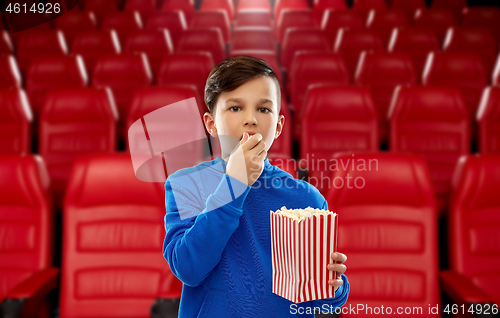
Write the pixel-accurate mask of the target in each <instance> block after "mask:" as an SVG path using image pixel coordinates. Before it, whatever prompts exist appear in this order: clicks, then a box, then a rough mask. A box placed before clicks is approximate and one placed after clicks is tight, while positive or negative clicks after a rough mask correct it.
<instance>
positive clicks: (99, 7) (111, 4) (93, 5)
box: [84, 0, 118, 25]
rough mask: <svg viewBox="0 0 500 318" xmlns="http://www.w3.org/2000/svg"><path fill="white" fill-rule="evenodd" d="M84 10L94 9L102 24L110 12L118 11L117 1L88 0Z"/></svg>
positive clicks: (98, 20)
mask: <svg viewBox="0 0 500 318" xmlns="http://www.w3.org/2000/svg"><path fill="white" fill-rule="evenodd" d="M84 11H92V12H93V13H94V14H95V17H96V18H97V22H98V24H99V25H101V24H102V20H103V19H104V16H105V15H106V14H108V13H112V12H118V6H117V1H112V0H86V1H85V3H84Z"/></svg>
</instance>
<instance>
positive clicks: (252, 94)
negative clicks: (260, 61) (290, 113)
mask: <svg viewBox="0 0 500 318" xmlns="http://www.w3.org/2000/svg"><path fill="white" fill-rule="evenodd" d="M204 121H205V126H206V128H207V130H208V132H209V133H210V134H211V135H212V136H214V137H215V136H219V140H220V143H221V147H222V149H221V150H222V158H223V159H227V158H226V157H227V156H228V155H229V154H230V153H231V151H232V150H233V149H234V148H235V147H236V146H238V144H239V141H240V140H241V138H242V137H243V133H244V132H245V131H247V132H249V134H250V135H252V134H257V133H258V134H261V135H262V137H263V139H262V140H263V141H265V143H266V151H268V150H269V148H271V145H272V143H273V141H274V139H276V138H277V137H278V136H279V135H280V134H281V131H282V129H283V124H284V123H285V117H284V116H283V115H279V113H278V101H277V92H276V84H275V82H274V80H273V79H272V78H270V77H269V76H262V77H257V78H255V79H252V80H250V81H248V82H246V83H245V84H243V85H241V86H239V87H238V88H236V89H235V90H232V91H230V92H223V93H221V94H220V95H219V98H218V99H217V105H216V108H215V116H213V114H210V113H208V112H207V113H205V115H204ZM222 136H223V137H222ZM221 137H222V138H221Z"/></svg>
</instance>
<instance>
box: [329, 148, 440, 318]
mask: <svg viewBox="0 0 500 318" xmlns="http://www.w3.org/2000/svg"><path fill="white" fill-rule="evenodd" d="M335 159H336V160H337V161H336V162H337V167H338V170H337V171H335V172H334V173H333V174H332V182H333V183H334V184H333V186H332V187H331V190H330V192H329V193H328V194H327V195H326V199H327V201H328V209H329V210H331V211H335V212H336V213H338V214H339V220H340V222H342V226H339V233H338V250H339V251H341V252H342V253H345V254H346V255H348V260H347V263H346V265H347V267H348V271H349V274H348V275H349V283H350V284H351V286H359V287H358V288H352V289H351V290H350V291H349V303H350V304H351V306H352V307H359V306H364V307H363V308H366V309H367V310H364V311H362V312H361V315H362V316H365V317H375V316H378V315H376V313H377V312H376V311H375V310H376V309H375V308H377V307H378V308H379V309H380V308H382V307H381V306H383V308H384V313H388V312H392V313H393V314H394V313H395V312H397V310H399V311H400V312H401V309H399V308H401V307H410V308H411V311H410V312H409V311H407V312H406V313H407V314H409V315H410V316H420V315H422V314H423V315H425V316H428V317H429V316H430V315H429V313H428V312H427V311H428V308H429V305H430V306H432V307H435V306H437V305H438V304H439V303H440V294H439V280H438V244H437V242H438V236H437V215H436V203H435V200H434V197H433V195H432V184H431V181H430V178H429V172H428V171H427V167H426V163H425V161H424V160H422V158H420V157H418V156H414V155H410V154H395V153H345V154H339V155H338V156H336V157H335ZM354 160H355V164H354V163H352V161H354ZM342 165H344V166H342ZM348 180H350V184H347V182H348ZM367 260H369V261H367ZM422 264H425V266H422ZM379 281H380V282H381V283H378V282H379ZM367 282H372V283H369V284H367ZM369 308H373V309H375V310H369ZM418 308H420V311H418ZM405 310H407V309H406V308H405ZM370 313H371V314H370ZM379 313H380V311H379ZM342 316H343V317H344V316H346V317H358V316H359V312H358V313H356V312H354V313H351V314H349V313H348V312H347V313H346V314H342Z"/></svg>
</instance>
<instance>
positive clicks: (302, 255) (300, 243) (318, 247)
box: [271, 211, 338, 303]
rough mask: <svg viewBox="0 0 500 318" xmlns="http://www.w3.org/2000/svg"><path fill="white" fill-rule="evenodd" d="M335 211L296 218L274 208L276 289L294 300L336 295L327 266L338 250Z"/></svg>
mask: <svg viewBox="0 0 500 318" xmlns="http://www.w3.org/2000/svg"><path fill="white" fill-rule="evenodd" d="M337 223H338V216H337V214H336V213H331V214H328V215H327V216H324V215H318V216H312V217H309V218H306V219H301V220H293V219H291V218H288V217H286V216H283V215H281V214H277V213H274V212H272V211H271V250H272V253H271V254H272V264H273V293H275V294H277V295H279V296H281V297H284V298H286V299H288V300H290V301H292V302H294V303H301V302H304V301H311V300H317V299H324V298H333V297H335V289H334V287H333V286H331V285H329V284H328V280H329V279H334V277H335V276H334V273H333V272H332V271H329V270H328V269H327V265H328V264H329V263H330V262H331V257H330V256H331V254H332V253H333V252H336V251H337V226H338V225H337Z"/></svg>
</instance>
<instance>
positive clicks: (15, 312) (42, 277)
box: [0, 268, 59, 318]
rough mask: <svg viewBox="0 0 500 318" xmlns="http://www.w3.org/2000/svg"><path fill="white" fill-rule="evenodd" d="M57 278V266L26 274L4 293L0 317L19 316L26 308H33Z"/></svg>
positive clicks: (53, 285) (56, 281)
mask: <svg viewBox="0 0 500 318" xmlns="http://www.w3.org/2000/svg"><path fill="white" fill-rule="evenodd" d="M58 279H59V269H58V268H46V269H42V270H39V271H37V272H35V273H33V274H31V275H30V276H28V277H27V278H26V279H25V280H23V281H22V282H20V283H19V284H17V285H16V286H15V287H14V288H12V289H11V290H10V291H9V292H7V294H6V295H5V298H4V300H3V301H2V303H1V304H0V309H1V314H2V317H4V318H7V317H9V318H14V317H20V316H21V314H22V313H24V312H25V311H26V310H33V309H34V307H36V305H37V304H38V303H39V302H40V300H42V299H43V298H44V297H45V296H46V295H47V294H48V293H49V292H50V291H51V290H53V289H54V288H55V287H56V286H57V283H58Z"/></svg>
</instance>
